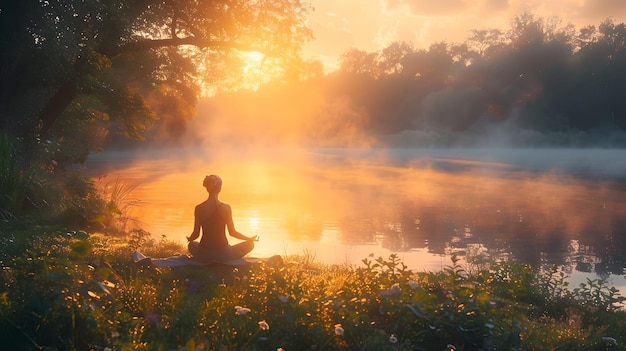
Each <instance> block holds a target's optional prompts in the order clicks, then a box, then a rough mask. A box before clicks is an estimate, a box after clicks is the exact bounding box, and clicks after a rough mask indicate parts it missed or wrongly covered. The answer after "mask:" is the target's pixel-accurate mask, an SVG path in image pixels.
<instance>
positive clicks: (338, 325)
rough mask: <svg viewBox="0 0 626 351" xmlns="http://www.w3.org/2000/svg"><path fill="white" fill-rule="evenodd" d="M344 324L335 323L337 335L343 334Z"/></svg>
mask: <svg viewBox="0 0 626 351" xmlns="http://www.w3.org/2000/svg"><path fill="white" fill-rule="evenodd" d="M343 332H344V330H343V326H342V325H341V324H335V335H339V336H343Z"/></svg>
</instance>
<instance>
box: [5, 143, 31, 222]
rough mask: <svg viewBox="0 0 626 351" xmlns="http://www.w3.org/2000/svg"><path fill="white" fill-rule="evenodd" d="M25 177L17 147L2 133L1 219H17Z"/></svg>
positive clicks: (22, 196)
mask: <svg viewBox="0 0 626 351" xmlns="http://www.w3.org/2000/svg"><path fill="white" fill-rule="evenodd" d="M24 189H25V185H24V177H23V173H22V172H20V167H19V163H18V158H17V157H16V155H15V146H14V142H12V141H11V140H10V139H9V137H8V136H7V135H6V134H4V133H0V219H1V220H9V219H14V218H15V212H16V210H17V209H18V208H19V206H20V202H21V201H22V200H23V198H24Z"/></svg>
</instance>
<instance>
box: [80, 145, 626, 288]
mask: <svg viewBox="0 0 626 351" xmlns="http://www.w3.org/2000/svg"><path fill="white" fill-rule="evenodd" d="M88 169H89V170H90V171H91V172H92V175H93V176H94V177H96V178H99V179H98V181H97V182H98V184H100V185H103V186H106V185H112V184H114V183H115V182H116V181H120V182H125V183H128V184H138V186H137V188H136V189H135V191H134V192H133V193H132V198H133V199H138V200H141V201H142V204H141V205H140V206H137V207H136V208H135V209H134V210H135V212H134V217H136V218H137V220H138V221H137V223H136V225H140V226H141V227H142V228H143V229H146V230H148V231H150V232H151V233H152V234H153V236H154V237H155V238H159V237H161V236H163V235H165V236H166V237H167V238H168V239H170V240H175V241H179V242H181V243H183V242H185V236H187V235H189V234H190V232H191V229H192V224H193V208H194V206H195V205H196V204H197V203H199V202H202V201H204V199H205V198H206V196H207V195H206V192H205V190H204V188H203V187H202V179H203V178H204V176H205V175H206V174H218V175H220V176H221V177H222V178H223V180H224V185H223V190H222V194H221V197H220V198H221V200H222V201H224V202H227V203H229V204H231V206H232V207H233V212H234V216H235V225H236V227H237V228H238V229H239V230H240V231H241V232H243V233H244V234H248V235H259V236H260V237H261V241H259V243H258V245H257V248H256V249H255V250H254V251H253V254H254V255H257V256H265V255H272V254H282V255H285V254H309V255H312V256H313V257H315V259H317V260H319V261H323V262H327V263H340V264H342V263H348V264H358V263H360V261H361V260H362V259H363V258H366V257H368V256H372V255H373V256H374V257H378V256H383V257H387V256H388V255H389V254H390V253H398V255H399V256H400V257H401V258H402V259H403V260H404V262H405V263H406V264H407V265H409V267H411V268H413V269H429V270H437V269H440V268H441V267H443V266H445V265H447V264H449V263H450V261H449V255H451V254H453V253H455V254H458V255H460V256H461V257H466V255H477V254H487V255H490V256H492V257H495V258H499V259H512V260H518V261H523V262H528V263H532V264H544V265H552V264H560V265H565V267H566V270H568V271H569V272H571V273H576V274H578V275H581V274H582V275H581V276H584V275H592V276H595V275H600V276H604V277H619V278H615V279H621V280H623V274H624V267H625V265H626V217H625V216H624V214H626V186H625V185H626V177H624V175H626V173H624V170H625V169H626V158H625V157H624V151H623V150H610V149H593V150H592V149H393V150H382V149H364V150H346V149H315V150H310V149H308V150H305V149H271V148H269V149H258V148H257V149H254V148H252V149H245V150H242V149H229V150H225V149H219V150H217V149H215V148H208V149H195V150H185V149H173V150H168V151H164V150H162V149H160V150H153V151H134V152H107V153H103V154H97V155H94V156H93V157H91V159H90V160H89V163H88ZM621 280H620V282H619V284H616V285H620V284H621Z"/></svg>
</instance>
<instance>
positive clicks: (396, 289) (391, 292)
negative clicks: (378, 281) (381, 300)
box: [378, 283, 400, 297]
mask: <svg viewBox="0 0 626 351" xmlns="http://www.w3.org/2000/svg"><path fill="white" fill-rule="evenodd" d="M378 296H380V297H397V296H400V284H398V283H395V284H393V285H392V286H391V287H390V288H389V289H387V290H383V291H381V292H379V293H378Z"/></svg>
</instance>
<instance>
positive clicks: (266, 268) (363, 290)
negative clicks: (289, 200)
mask: <svg viewBox="0 0 626 351" xmlns="http://www.w3.org/2000/svg"><path fill="white" fill-rule="evenodd" d="M42 232H45V233H43V234H42ZM1 234H2V236H1V237H2V245H1V246H0V247H2V249H0V250H1V251H0V257H1V261H2V265H3V269H2V275H1V278H0V283H1V284H0V286H1V287H2V290H1V291H0V321H1V322H0V331H2V334H1V337H0V342H1V343H2V345H4V346H6V347H8V348H9V349H15V350H20V349H23V350H26V349H36V348H40V349H42V348H45V347H48V348H50V349H58V350H131V349H132V350H175V349H186V350H277V349H280V348H282V349H283V350H416V349H417V350H420V349H423V350H433V349H435V350H440V349H446V347H448V349H451V348H452V347H454V348H456V349H457V350H461V349H462V350H487V349H498V350H500V349H506V350H512V349H526V350H531V349H532V350H555V349H568V350H595V349H597V350H605V349H609V348H610V349H613V350H621V349H624V345H623V340H626V328H625V326H626V315H625V313H624V312H623V311H622V310H621V309H620V308H619V307H618V305H619V303H620V302H621V300H622V297H621V296H620V295H619V293H618V292H616V291H615V290H613V289H612V288H609V287H608V285H606V284H605V283H604V282H602V281H598V280H593V281H588V282H587V283H586V284H584V285H583V286H579V287H568V286H567V283H566V282H565V278H566V277H565V276H564V275H563V274H562V273H560V272H559V271H558V270H557V269H556V267H555V269H554V270H551V271H548V272H538V271H537V270H535V269H534V268H533V267H531V266H529V265H524V264H517V263H503V262H487V261H485V262H478V261H474V262H469V263H466V264H463V265H461V264H459V261H458V260H456V258H453V259H452V260H451V261H450V262H449V263H448V264H447V265H446V266H445V267H444V269H443V270H442V271H440V272H414V271H411V270H410V269H408V268H407V267H406V266H405V264H404V263H403V262H402V261H401V260H399V259H398V256H396V255H393V254H392V255H390V256H389V257H366V258H364V259H363V261H362V262H361V264H360V265H357V266H349V265H328V264H321V263H318V262H316V261H315V258H314V257H312V256H307V255H300V256H288V257H283V263H272V264H259V265H250V266H242V267H224V266H220V267H218V266H213V267H174V268H157V267H154V266H150V265H138V264H136V263H135V262H134V261H133V260H132V258H131V253H132V252H133V251H134V250H140V251H141V252H142V253H144V254H146V255H147V256H151V257H166V256H169V255H172V254H175V253H181V252H184V248H182V247H181V246H180V245H179V244H177V243H174V242H171V241H168V240H167V238H165V237H162V238H153V237H151V236H150V235H149V233H146V232H142V231H135V232H133V233H131V234H130V235H128V236H124V237H112V236H107V235H103V234H98V233H86V232H82V231H60V230H51V231H48V230H42V231H40V232H31V233H23V232H20V233H18V232H9V231H6V230H4V229H3V230H2V232H1ZM448 345H449V346H448Z"/></svg>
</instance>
